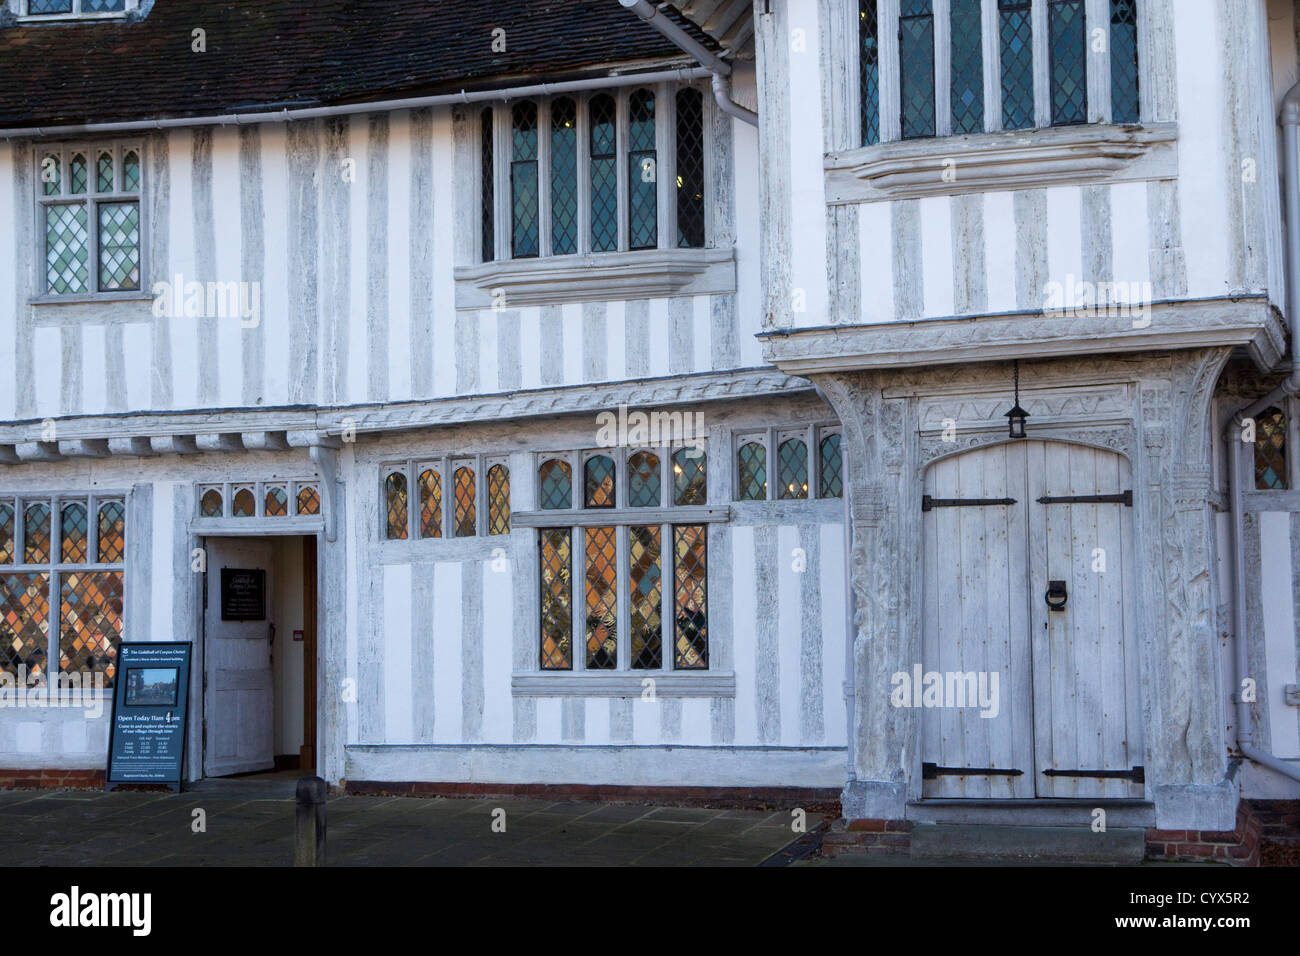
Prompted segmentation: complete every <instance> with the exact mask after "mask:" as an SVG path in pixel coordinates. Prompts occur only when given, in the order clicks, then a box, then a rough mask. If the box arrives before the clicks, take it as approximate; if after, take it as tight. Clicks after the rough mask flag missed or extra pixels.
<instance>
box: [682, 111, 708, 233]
mask: <svg viewBox="0 0 1300 956" xmlns="http://www.w3.org/2000/svg"><path fill="white" fill-rule="evenodd" d="M677 245H678V247H680V248H683V249H699V248H701V247H703V245H704V94H703V93H701V92H700V91H699V90H696V89H685V90H679V91H678V93H677Z"/></svg>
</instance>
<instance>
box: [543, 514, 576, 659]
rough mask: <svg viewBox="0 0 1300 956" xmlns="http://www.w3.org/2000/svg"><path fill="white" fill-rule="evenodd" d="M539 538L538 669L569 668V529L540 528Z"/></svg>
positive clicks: (571, 585)
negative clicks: (539, 638)
mask: <svg viewBox="0 0 1300 956" xmlns="http://www.w3.org/2000/svg"><path fill="white" fill-rule="evenodd" d="M541 538H542V540H541V552H542V554H541V566H542V574H541V578H542V587H541V592H542V595H541V598H542V599H541V619H542V649H541V658H542V660H541V664H542V669H543V670H569V669H571V668H572V667H573V653H572V637H573V581H572V564H573V557H572V550H571V549H572V544H571V537H570V532H569V530H568V529H567V528H543V529H542V535H541Z"/></svg>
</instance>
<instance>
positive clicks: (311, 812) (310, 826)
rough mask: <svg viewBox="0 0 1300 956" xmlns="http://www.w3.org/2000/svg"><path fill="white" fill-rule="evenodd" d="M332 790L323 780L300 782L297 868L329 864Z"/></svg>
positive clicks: (295, 841)
mask: <svg viewBox="0 0 1300 956" xmlns="http://www.w3.org/2000/svg"><path fill="white" fill-rule="evenodd" d="M327 792H328V788H327V787H326V786H325V781H324V780H322V779H321V778H320V777H303V778H302V779H301V780H299V781H298V810H297V826H296V833H295V836H294V844H293V865H294V866H324V865H325V797H326V794H327Z"/></svg>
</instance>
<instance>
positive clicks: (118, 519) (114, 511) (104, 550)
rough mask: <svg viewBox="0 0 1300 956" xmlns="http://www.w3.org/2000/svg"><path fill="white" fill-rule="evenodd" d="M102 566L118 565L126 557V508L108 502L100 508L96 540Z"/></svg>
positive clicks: (120, 504)
mask: <svg viewBox="0 0 1300 956" xmlns="http://www.w3.org/2000/svg"><path fill="white" fill-rule="evenodd" d="M96 547H97V549H98V560H99V563H100V564H118V563H120V562H121V561H122V560H123V559H124V558H125V557H126V506H125V505H123V504H122V502H120V501H106V502H104V503H103V504H102V505H100V506H99V528H98V538H97V540H96Z"/></svg>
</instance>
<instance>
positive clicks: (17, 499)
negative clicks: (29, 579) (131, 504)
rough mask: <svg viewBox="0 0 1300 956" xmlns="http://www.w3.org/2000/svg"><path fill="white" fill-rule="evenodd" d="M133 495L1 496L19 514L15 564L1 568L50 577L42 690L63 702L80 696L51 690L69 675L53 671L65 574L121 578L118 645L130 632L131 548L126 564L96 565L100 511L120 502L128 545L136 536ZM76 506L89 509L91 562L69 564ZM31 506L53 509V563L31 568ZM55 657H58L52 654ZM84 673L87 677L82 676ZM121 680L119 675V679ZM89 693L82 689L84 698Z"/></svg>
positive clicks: (58, 647) (88, 552)
mask: <svg viewBox="0 0 1300 956" xmlns="http://www.w3.org/2000/svg"><path fill="white" fill-rule="evenodd" d="M129 499H130V492H129V491H126V490H113V489H104V490H99V491H93V492H89V491H56V492H53V493H48V492H43V493H41V494H31V493H28V492H14V493H9V492H3V493H0V503H3V504H5V505H8V506H9V507H11V508H12V509H13V512H14V531H13V560H12V561H11V562H8V563H4V564H0V574H5V575H9V574H44V575H47V584H48V590H47V592H46V594H47V598H46V614H45V620H46V623H47V625H48V627H47V631H46V635H45V636H46V646H45V651H46V658H45V660H46V667H45V670H44V671H43V677H44V680H43V682H42V683H41V684H39V685H36V686H43V687H47V688H51V689H52V690H57V691H58V696H59V697H66V696H68V695H70V694H73V693H74V692H73V691H71V690H70V689H66V688H57V687H53V688H52V687H51V684H50V678H51V676H53V677H54V678H55V684H56V685H57V683H58V675H60V674H63V673H64V672H63V669H62V666H61V665H60V666H59V668H58V669H57V670H56V671H53V672H51V670H50V666H49V662H51V661H57V660H60V659H61V653H62V652H61V646H62V638H63V627H62V621H63V598H62V578H63V575H65V574H94V573H97V572H106V573H117V574H121V576H122V612H121V615H120V617H119V623H120V625H121V632H120V633H119V635H118V639H117V644H118V645H120V644H121V642H122V640H123V639H124V638H125V636H126V633H127V624H128V619H127V618H128V609H129V607H130V603H131V602H130V601H129V600H127V585H128V581H127V573H126V564H127V548H126V547H125V546H124V547H123V549H122V559H121V560H120V561H110V562H100V561H98V560H96V559H97V558H98V557H99V511H100V509H101V508H102V507H103V506H104V505H107V504H113V503H116V504H118V505H120V506H121V508H122V525H123V529H124V531H123V536H124V544H125V539H126V536H127V535H129V534H130V528H129V527H128V525H129V523H130V522H129V515H130V509H129V508H128V506H127V505H128V500H129ZM71 504H80V505H84V506H85V508H86V560H84V561H76V562H65V561H64V560H63V509H64V508H65V507H67V506H68V505H71ZM31 505H45V506H46V507H48V508H49V509H50V544H49V559H48V560H47V561H43V562H38V563H34V564H29V563H27V562H26V561H25V560H23V559H24V558H25V555H24V553H23V552H24V551H25V550H26V547H25V544H26V542H25V534H26V522H25V516H26V513H27V509H28V507H30V506H31ZM51 652H52V653H51ZM80 673H82V674H84V673H85V672H84V671H82V672H80ZM114 681H116V674H115V675H114ZM112 686H113V685H112V684H108V683H107V682H106V683H105V686H104V689H103V691H102V692H101V696H103V697H108V696H111V695H112V693H113V691H112ZM85 692H86V688H84V687H83V688H82V689H81V693H82V694H83V695H84V694H85Z"/></svg>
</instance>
